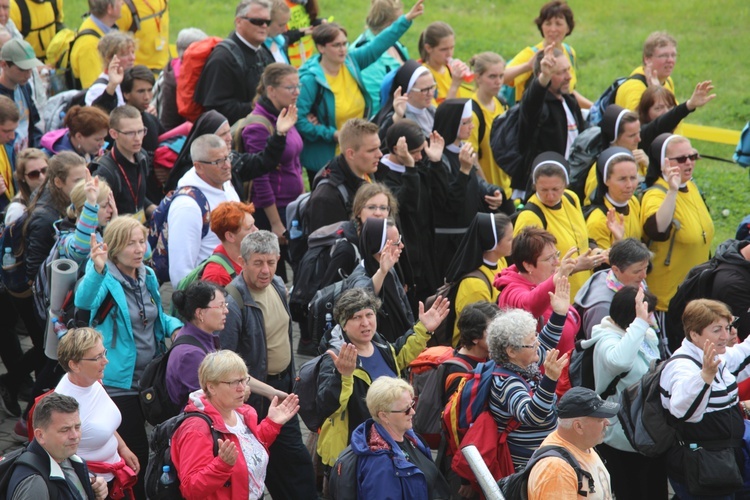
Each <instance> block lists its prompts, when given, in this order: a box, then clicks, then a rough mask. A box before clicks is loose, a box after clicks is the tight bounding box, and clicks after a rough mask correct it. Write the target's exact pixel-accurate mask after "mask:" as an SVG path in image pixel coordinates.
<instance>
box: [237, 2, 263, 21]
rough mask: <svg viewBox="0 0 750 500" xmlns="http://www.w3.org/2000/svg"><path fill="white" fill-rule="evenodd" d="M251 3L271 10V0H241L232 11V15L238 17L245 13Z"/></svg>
mask: <svg viewBox="0 0 750 500" xmlns="http://www.w3.org/2000/svg"><path fill="white" fill-rule="evenodd" d="M253 5H259V6H260V7H263V8H264V9H268V10H269V11H270V10H271V2H269V1H268V0H242V2H240V3H239V4H238V5H237V9H236V10H235V12H234V17H240V16H244V15H246V14H247V11H249V10H250V7H252V6H253Z"/></svg>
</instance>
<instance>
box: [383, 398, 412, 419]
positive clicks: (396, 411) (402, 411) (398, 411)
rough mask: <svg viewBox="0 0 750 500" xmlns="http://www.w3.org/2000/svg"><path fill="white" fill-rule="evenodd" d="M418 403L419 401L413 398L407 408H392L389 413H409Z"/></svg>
mask: <svg viewBox="0 0 750 500" xmlns="http://www.w3.org/2000/svg"><path fill="white" fill-rule="evenodd" d="M416 404H417V401H416V400H414V399H412V400H411V404H410V405H409V406H408V407H407V408H406V409H405V410H391V411H389V412H388V413H403V414H404V415H408V414H409V412H410V411H412V410H413V409H414V407H415V406H416Z"/></svg>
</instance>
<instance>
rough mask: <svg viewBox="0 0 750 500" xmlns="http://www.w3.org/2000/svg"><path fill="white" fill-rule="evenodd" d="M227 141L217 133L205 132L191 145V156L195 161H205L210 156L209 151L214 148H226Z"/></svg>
mask: <svg viewBox="0 0 750 500" xmlns="http://www.w3.org/2000/svg"><path fill="white" fill-rule="evenodd" d="M226 147H227V143H226V142H225V141H224V139H222V138H221V137H219V136H218V135H216V134H204V135H202V136H200V137H198V138H197V139H196V140H194V141H193V143H192V144H191V145H190V158H192V159H193V161H194V162H195V161H203V160H206V159H207V157H208V152H209V151H212V150H214V149H226Z"/></svg>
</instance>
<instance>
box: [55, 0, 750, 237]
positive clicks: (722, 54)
mask: <svg viewBox="0 0 750 500" xmlns="http://www.w3.org/2000/svg"><path fill="white" fill-rule="evenodd" d="M318 3H319V4H320V12H321V15H322V17H326V18H327V17H329V16H334V18H335V21H336V22H339V23H340V24H342V25H343V26H345V27H346V28H347V30H348V31H349V36H350V40H353V39H354V38H355V37H356V36H358V35H359V33H360V32H361V31H362V30H363V28H364V19H365V16H366V15H367V9H368V6H369V2H368V1H367V0H318ZM405 3H406V5H407V8H409V7H411V5H412V0H405ZM542 3H543V1H542V0H539V1H538V2H528V1H524V2H511V1H509V0H461V1H455V0H426V7H425V15H424V16H422V17H421V18H418V19H417V20H416V21H415V23H414V26H413V27H412V28H411V29H410V30H409V32H407V34H406V35H405V36H404V38H403V40H402V41H403V42H404V44H405V45H406V46H407V47H408V48H409V50H410V53H411V55H412V57H417V56H418V51H417V48H416V47H417V39H418V36H419V33H420V32H421V31H422V30H423V29H424V28H425V27H426V26H427V25H428V24H429V23H430V22H432V21H436V20H444V21H447V22H448V23H450V24H451V26H452V27H453V29H454V30H455V32H456V34H457V35H456V42H457V43H456V53H455V55H456V57H458V58H461V59H463V60H468V59H469V58H470V57H471V55H472V54H475V53H478V52H481V51H484V50H492V51H495V52H497V53H499V54H501V55H502V56H503V57H505V58H506V59H510V58H512V57H513V56H514V55H515V54H516V53H517V52H518V51H520V50H521V49H522V48H524V47H525V46H527V45H531V44H535V43H537V42H538V41H539V40H540V34H539V32H538V31H537V28H536V25H535V24H534V23H533V19H534V18H535V17H536V15H537V14H538V10H537V9H538V8H539V6H540V5H541V4H542ZM569 3H570V4H571V7H572V8H573V10H574V12H575V16H576V17H575V19H576V26H575V30H574V31H573V33H572V34H571V35H570V36H569V37H568V38H567V42H568V43H570V45H572V46H573V47H574V48H575V49H576V52H577V55H578V80H579V86H578V90H579V91H581V92H582V93H583V94H584V95H586V96H588V97H589V98H591V99H592V100H593V99H596V98H597V97H598V96H599V94H601V92H602V91H603V90H604V89H605V88H606V87H607V86H608V85H609V84H610V83H611V82H612V80H614V79H615V78H616V77H619V76H622V75H627V74H629V73H630V71H631V70H632V69H633V68H634V67H635V66H637V65H638V64H639V63H640V57H641V49H642V44H643V40H644V39H645V38H646V36H647V35H648V34H649V33H651V32H652V31H656V30H667V31H669V32H670V33H671V34H672V35H674V36H675V37H676V38H677V40H678V44H679V47H678V49H679V60H678V62H677V67H676V70H675V74H674V76H673V78H674V80H675V86H676V89H677V98H678V100H679V101H681V102H682V101H684V100H686V99H688V98H689V97H690V93H691V91H692V89H693V87H694V86H695V84H696V83H697V82H698V81H700V80H705V79H711V80H713V82H714V85H715V87H716V93H717V95H718V97H717V98H716V99H715V100H714V101H713V102H711V103H710V104H708V105H707V106H706V107H705V108H703V109H701V110H699V111H697V112H696V113H694V114H692V115H691V116H690V117H688V119H687V121H688V122H690V123H697V124H701V125H713V126H717V127H723V128H729V129H734V130H739V129H741V128H742V127H743V126H744V124H745V123H746V122H747V121H748V120H749V119H750V93H748V92H747V89H746V86H747V82H749V81H750V68H749V67H748V65H747V64H746V54H747V52H748V51H747V48H743V47H744V43H743V42H744V41H746V40H747V26H748V24H750V2H747V0H723V1H722V2H718V3H713V2H705V1H699V0H663V1H660V2H653V1H647V0H633V1H631V2H628V3H627V4H623V3H621V2H618V3H615V2H613V1H611V0H609V1H601V0H569ZM169 5H170V14H171V20H170V39H171V41H174V40H175V38H176V36H177V33H178V31H179V30H180V29H182V28H185V27H188V26H197V27H200V28H202V29H203V30H204V31H206V32H207V33H209V34H211V35H218V36H225V35H226V34H228V33H229V32H230V31H231V30H232V28H233V24H232V18H233V11H234V7H235V5H236V4H235V3H233V2H226V1H215V0H202V1H200V2H198V1H195V0H171V1H170V4H169ZM86 6H87V3H86V1H85V0H67V1H66V2H65V13H66V20H67V23H68V24H69V25H71V26H75V25H76V24H77V23H78V19H79V18H80V16H81V14H83V13H84V12H86V10H87V7H86ZM694 146H695V147H697V148H698V149H699V150H700V151H701V152H703V153H704V154H710V155H714V156H719V157H722V158H731V155H732V152H733V150H734V148H733V147H732V146H728V145H721V144H714V143H703V142H701V141H694ZM747 175H748V174H747V172H745V171H744V170H743V169H741V168H740V167H738V166H736V165H729V164H724V163H720V162H715V161H708V160H703V161H701V162H700V163H699V166H698V168H697V170H696V174H695V178H696V181H697V183H698V185H699V186H700V187H701V189H702V190H703V192H704V194H705V195H706V198H707V201H708V204H709V206H710V207H711V211H712V213H713V215H714V222H715V224H716V229H717V231H716V237H715V238H714V246H716V244H718V243H720V242H721V241H723V240H725V239H726V238H729V237H732V236H733V235H734V232H735V229H736V226H737V224H738V222H739V221H740V220H741V219H742V217H743V216H744V215H745V214H746V211H747V210H750V209H748V208H746V207H750V195H749V194H748V189H747V187H748V179H747ZM724 209H728V210H729V211H730V215H729V216H728V217H723V216H722V211H723V210H724Z"/></svg>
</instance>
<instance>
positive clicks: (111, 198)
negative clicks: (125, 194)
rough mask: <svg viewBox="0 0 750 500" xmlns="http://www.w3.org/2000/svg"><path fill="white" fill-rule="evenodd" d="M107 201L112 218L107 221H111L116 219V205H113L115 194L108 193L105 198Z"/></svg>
mask: <svg viewBox="0 0 750 500" xmlns="http://www.w3.org/2000/svg"><path fill="white" fill-rule="evenodd" d="M107 200H109V206H110V207H112V217H111V218H110V219H109V220H112V219H114V218H116V217H117V204H116V203H115V193H114V192H112V191H110V192H109V196H108V197H107Z"/></svg>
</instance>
